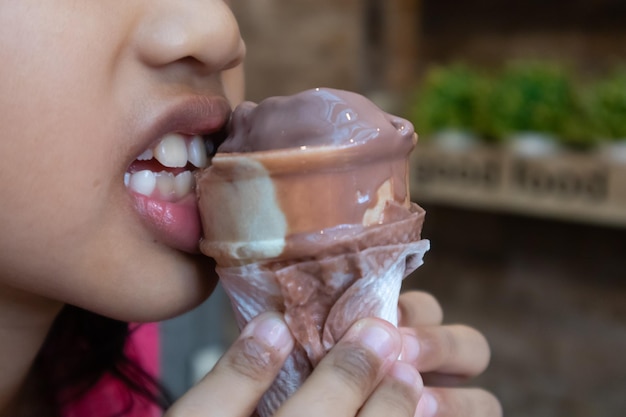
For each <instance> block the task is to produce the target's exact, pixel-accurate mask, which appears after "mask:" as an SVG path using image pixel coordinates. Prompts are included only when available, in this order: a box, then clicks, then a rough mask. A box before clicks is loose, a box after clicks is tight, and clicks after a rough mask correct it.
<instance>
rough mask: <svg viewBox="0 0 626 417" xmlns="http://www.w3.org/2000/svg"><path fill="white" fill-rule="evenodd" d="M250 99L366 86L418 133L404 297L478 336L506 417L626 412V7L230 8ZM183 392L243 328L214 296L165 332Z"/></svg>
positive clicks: (367, 2) (170, 367)
mask: <svg viewBox="0 0 626 417" xmlns="http://www.w3.org/2000/svg"><path fill="white" fill-rule="evenodd" d="M232 7H233V9H234V10H235V13H236V15H237V17H238V19H239V22H240V26H241V30H242V33H243V36H244V38H245V40H246V43H247V46H248V57H247V85H248V86H247V91H248V99H250V100H254V101H259V100H261V99H263V98H265V97H267V96H271V95H283V94H292V93H295V92H297V91H300V90H303V89H308V88H313V87H320V86H326V87H335V88H342V89H348V90H354V91H357V92H360V93H362V94H365V95H367V96H369V97H370V98H371V99H372V100H374V101H375V102H376V103H378V104H379V106H381V107H382V108H384V109H386V110H388V111H390V112H393V113H395V114H399V115H402V116H404V117H406V118H409V119H410V120H411V121H412V122H413V123H414V124H415V126H416V130H417V132H418V133H419V134H420V142H419V144H418V148H417V151H416V152H414V159H413V161H412V168H413V171H412V179H411V181H412V190H411V192H412V197H413V200H415V201H416V202H418V203H420V205H422V206H423V207H424V208H425V209H426V210H427V212H428V214H427V218H426V219H427V220H426V224H425V227H424V232H423V236H424V237H426V238H428V239H430V240H431V244H432V249H431V251H430V252H429V254H427V257H426V263H425V265H424V266H423V267H421V268H420V269H418V270H417V271H416V272H415V273H414V274H413V275H412V276H410V277H409V278H407V280H406V281H405V288H418V289H422V290H425V291H429V292H431V293H433V294H434V295H435V296H436V297H437V298H438V299H439V300H440V302H441V304H442V305H443V308H444V312H445V315H446V322H449V323H453V322H463V323H466V324H469V325H472V326H474V327H477V328H478V329H480V330H481V331H482V332H484V333H485V335H486V336H487V338H488V339H489V341H490V343H491V347H492V351H493V360H492V363H491V365H490V368H489V369H488V370H487V372H486V373H485V374H484V375H483V376H481V377H480V378H479V379H478V380H477V381H474V383H475V384H480V385H482V386H484V387H486V388H487V389H489V390H491V391H493V392H494V393H495V394H496V395H497V396H498V397H499V398H500V399H501V401H502V403H503V406H504V410H505V415H506V416H508V417H522V416H533V417H556V416H565V415H567V416H570V417H579V416H580V417H582V416H598V417H600V416H602V417H611V416H615V417H618V416H625V415H626V358H625V356H626V25H624V22H626V2H624V1H620V0H586V1H582V0H569V1H565V0H551V1H545V0H544V1H539V0H509V1H507V2H502V1H497V0H465V1H462V2H461V1H452V0H412V1H411V0H315V1H311V0H308V1H305V0H254V1H246V0H233V1H232ZM163 329H164V339H163V354H164V361H163V370H164V373H165V377H166V383H167V385H168V386H169V387H170V388H171V390H172V391H173V392H174V394H180V393H182V392H184V390H185V389H186V387H188V386H189V385H190V384H192V383H193V381H194V380H195V379H196V378H198V376H199V375H201V374H202V373H203V372H204V370H206V369H207V368H209V367H210V366H211V365H212V363H213V362H214V361H215V360H216V358H218V357H219V355H220V354H221V352H222V350H223V349H224V347H225V346H226V345H227V343H228V342H229V341H230V340H232V338H233V337H235V335H236V333H237V331H236V330H235V328H234V325H233V319H232V315H231V313H230V307H229V304H228V300H227V299H226V297H225V296H224V294H223V293H222V292H221V291H218V292H217V293H216V294H215V295H214V296H212V297H211V299H210V300H209V301H208V302H207V303H205V305H203V306H202V307H201V308H199V309H198V310H196V311H194V312H193V313H190V314H187V315H185V316H183V317H180V318H177V319H175V320H171V321H169V322H166V323H165V324H164V326H163Z"/></svg>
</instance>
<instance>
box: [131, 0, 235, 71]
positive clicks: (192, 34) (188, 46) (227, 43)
mask: <svg viewBox="0 0 626 417" xmlns="http://www.w3.org/2000/svg"><path fill="white" fill-rule="evenodd" d="M149 3H150V6H149V8H148V9H147V10H146V12H145V14H144V15H143V17H142V18H141V21H140V23H139V25H138V30H137V32H136V35H137V36H136V38H135V41H136V50H137V53H138V55H139V57H140V59H141V60H142V61H143V62H145V63H146V64H148V65H150V66H153V67H161V66H165V65H168V64H171V63H174V62H186V61H190V60H191V61H195V62H197V63H200V64H201V65H200V66H199V67H200V68H202V70H203V71H204V72H210V73H212V72H219V71H223V70H226V69H229V68H233V67H235V66H236V65H237V64H239V63H240V62H241V61H242V60H243V57H244V55H245V45H244V43H243V40H242V39H241V34H240V32H239V26H238V25H237V21H236V20H235V17H234V16H233V14H232V12H231V10H230V8H229V7H228V5H226V4H225V3H224V1H223V0H153V1H151V2H149ZM195 67H198V66H197V65H196V66H195Z"/></svg>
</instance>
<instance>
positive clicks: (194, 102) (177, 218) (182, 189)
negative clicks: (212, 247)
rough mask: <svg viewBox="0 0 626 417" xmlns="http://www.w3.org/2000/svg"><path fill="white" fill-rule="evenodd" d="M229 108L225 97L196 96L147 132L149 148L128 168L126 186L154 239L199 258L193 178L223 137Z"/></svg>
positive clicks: (158, 121) (197, 218) (199, 228)
mask: <svg viewBox="0 0 626 417" xmlns="http://www.w3.org/2000/svg"><path fill="white" fill-rule="evenodd" d="M230 112H231V109H230V104H229V103H228V101H227V100H226V99H225V98H223V97H213V98H207V97H195V98H192V99H191V100H188V101H185V102H184V103H181V104H179V105H177V106H175V107H173V108H172V109H171V110H169V111H166V112H164V113H163V114H162V115H161V116H160V117H157V118H156V119H155V122H154V123H153V124H152V126H150V127H149V128H148V129H147V133H146V134H145V135H144V137H145V140H144V141H143V143H148V146H147V147H145V148H144V149H143V150H142V151H141V152H140V154H139V155H138V156H137V158H136V159H135V160H134V161H132V162H131V163H130V165H129V166H128V168H127V170H126V172H125V174H124V184H125V186H126V188H127V190H128V191H129V193H130V195H131V196H132V198H133V203H134V207H135V210H136V211H137V213H138V214H139V215H140V217H141V218H142V220H143V222H144V224H145V225H146V226H147V227H148V228H149V229H151V232H152V234H153V236H154V237H155V238H156V240H157V241H160V242H162V243H164V244H166V245H168V246H170V247H172V248H175V249H178V250H182V251H185V252H190V253H196V252H197V251H198V243H199V240H200V238H201V230H202V229H201V225H200V220H199V215H198V208H197V199H196V196H195V175H194V172H195V171H196V170H198V169H201V168H205V167H206V166H208V165H209V163H210V158H211V156H212V155H213V153H214V150H215V149H217V146H219V144H220V143H221V142H222V141H223V139H224V137H225V127H226V124H227V122H228V120H229V117H230Z"/></svg>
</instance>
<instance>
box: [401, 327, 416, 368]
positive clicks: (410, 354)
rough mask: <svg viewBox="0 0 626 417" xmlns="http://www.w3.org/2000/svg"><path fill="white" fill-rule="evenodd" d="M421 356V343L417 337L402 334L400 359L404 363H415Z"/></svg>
mask: <svg viewBox="0 0 626 417" xmlns="http://www.w3.org/2000/svg"><path fill="white" fill-rule="evenodd" d="M419 354H420V342H419V340H418V339H417V337H415V335H413V334H410V333H404V332H403V333H402V353H401V354H400V359H402V360H403V361H404V362H408V363H415V362H417V358H418V357H419Z"/></svg>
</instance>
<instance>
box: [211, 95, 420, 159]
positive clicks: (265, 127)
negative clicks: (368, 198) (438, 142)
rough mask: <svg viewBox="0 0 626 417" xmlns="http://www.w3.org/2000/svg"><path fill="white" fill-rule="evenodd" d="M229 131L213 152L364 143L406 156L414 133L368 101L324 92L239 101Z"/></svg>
mask: <svg viewBox="0 0 626 417" xmlns="http://www.w3.org/2000/svg"><path fill="white" fill-rule="evenodd" d="M231 129H232V131H231V133H230V135H229V136H228V138H227V139H226V141H225V142H224V143H223V144H222V145H221V146H220V148H219V150H218V152H228V153H230V152H258V151H269V150H276V149H287V148H294V147H298V146H324V145H330V146H339V147H345V146H363V145H366V144H368V145H369V146H368V147H371V146H374V145H380V148H381V149H379V150H380V151H383V150H384V149H386V150H388V151H390V152H394V153H397V152H398V151H400V149H403V148H404V149H406V151H407V152H408V151H410V149H411V148H412V147H413V146H412V144H411V140H410V138H412V137H413V134H414V130H413V125H411V123H410V122H409V121H407V120H405V119H402V118H400V117H397V116H393V115H391V114H388V113H385V112H383V111H382V110H380V109H379V108H378V107H376V105H374V103H372V102H371V101H369V100H368V99H367V98H365V97H363V96H361V95H359V94H357V93H353V92H349V91H343V90H334V89H329V88H316V89H312V90H307V91H303V92H301V93H298V94H295V95H292V96H280V97H270V98H268V99H265V100H263V101H262V102H261V103H259V104H258V105H257V104H255V103H252V102H245V103H242V104H241V105H239V106H238V107H237V108H236V109H235V111H234V112H233V117H232V125H231ZM406 138H409V140H407V139H406ZM383 147H384V149H383ZM398 148H400V149H398Z"/></svg>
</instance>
